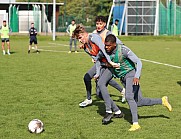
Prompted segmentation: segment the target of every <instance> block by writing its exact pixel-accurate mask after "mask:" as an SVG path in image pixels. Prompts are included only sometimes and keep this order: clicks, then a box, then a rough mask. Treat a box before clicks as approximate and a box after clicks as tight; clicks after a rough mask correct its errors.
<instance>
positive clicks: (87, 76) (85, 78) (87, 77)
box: [84, 73, 91, 82]
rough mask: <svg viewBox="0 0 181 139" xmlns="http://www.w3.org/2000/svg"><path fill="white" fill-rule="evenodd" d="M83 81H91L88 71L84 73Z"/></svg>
mask: <svg viewBox="0 0 181 139" xmlns="http://www.w3.org/2000/svg"><path fill="white" fill-rule="evenodd" d="M84 81H85V82H89V81H91V77H90V75H89V74H88V73H86V74H85V75H84Z"/></svg>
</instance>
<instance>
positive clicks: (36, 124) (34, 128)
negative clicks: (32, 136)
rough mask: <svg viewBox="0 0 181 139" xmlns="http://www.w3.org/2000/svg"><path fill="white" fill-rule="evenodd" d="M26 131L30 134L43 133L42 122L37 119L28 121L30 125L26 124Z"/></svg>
mask: <svg viewBox="0 0 181 139" xmlns="http://www.w3.org/2000/svg"><path fill="white" fill-rule="evenodd" d="M28 130H29V131H30V132H31V133H36V134H38V133H41V132H43V130H44V129H43V122H42V121H41V120H39V119H33V120H31V121H30V123H29V124H28Z"/></svg>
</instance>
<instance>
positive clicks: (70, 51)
mask: <svg viewBox="0 0 181 139" xmlns="http://www.w3.org/2000/svg"><path fill="white" fill-rule="evenodd" d="M72 41H73V39H72V37H70V42H69V45H70V50H69V52H68V53H72Z"/></svg>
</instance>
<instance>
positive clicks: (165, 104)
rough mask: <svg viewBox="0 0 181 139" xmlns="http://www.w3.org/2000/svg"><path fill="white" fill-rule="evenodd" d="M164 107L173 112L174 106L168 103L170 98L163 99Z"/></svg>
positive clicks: (164, 97)
mask: <svg viewBox="0 0 181 139" xmlns="http://www.w3.org/2000/svg"><path fill="white" fill-rule="evenodd" d="M162 105H163V106H165V107H166V108H167V109H168V110H169V111H172V106H171V105H170V103H169V102H168V97H167V96H163V97H162Z"/></svg>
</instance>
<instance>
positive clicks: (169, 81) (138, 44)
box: [0, 36, 181, 139]
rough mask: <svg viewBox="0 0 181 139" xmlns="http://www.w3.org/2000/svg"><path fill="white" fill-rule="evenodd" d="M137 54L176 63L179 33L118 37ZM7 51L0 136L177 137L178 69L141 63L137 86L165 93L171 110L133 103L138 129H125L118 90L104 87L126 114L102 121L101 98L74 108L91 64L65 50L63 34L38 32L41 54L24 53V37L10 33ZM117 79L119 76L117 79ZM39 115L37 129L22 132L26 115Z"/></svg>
mask: <svg viewBox="0 0 181 139" xmlns="http://www.w3.org/2000/svg"><path fill="white" fill-rule="evenodd" d="M121 39H122V41H123V42H124V43H125V45H127V46H128V47H129V48H130V49H131V50H133V52H135V53H136V54H137V56H138V57H140V58H142V59H147V60H152V61H157V62H161V63H166V64H171V65H175V66H180V67H181V57H180V53H181V38H179V37H122V38H121ZM10 41H11V52H12V55H11V56H8V55H5V56H3V55H2V54H0V70H1V71H0V78H1V80H0V90H1V96H0V112H1V114H0V138H2V139H60V138H61V139H110V138H122V139H130V138H138V139H149V138H151V139H157V138H158V139H159V138H162V139H167V138H172V139H174V138H180V128H181V125H180V120H181V118H180V113H181V109H180V107H181V101H180V100H181V68H174V67H169V66H165V65H159V64H154V63H150V62H145V61H142V62H143V69H142V76H141V88H142V92H143V96H145V97H152V98H160V97H162V96H164V95H167V96H169V100H170V103H171V104H172V107H173V111H172V112H168V111H167V109H166V108H164V107H163V106H161V105H158V106H150V107H141V108H138V113H139V123H140V125H141V130H139V131H137V132H128V129H129V128H130V122H131V116H130V111H129V107H128V105H127V103H126V104H122V103H121V101H120V94H119V92H118V91H117V90H115V89H113V88H111V87H109V92H110V94H111V97H112V99H113V100H114V101H115V102H116V103H117V105H118V106H119V107H120V108H121V110H122V111H123V112H124V113H125V114H126V115H125V118H124V119H113V122H111V123H110V124H109V125H106V126H105V125H102V124H101V120H102V118H103V115H104V114H105V108H104V103H103V101H101V100H99V99H97V98H96V95H95V89H94V88H95V83H94V81H92V84H93V94H92V98H93V104H92V106H90V107H87V108H79V106H78V104H79V103H80V102H81V101H82V100H84V99H85V96H86V94H85V87H84V84H83V76H84V74H85V73H86V71H87V70H89V68H91V66H92V65H93V64H92V63H91V59H90V57H89V56H88V55H87V54H85V53H84V52H83V51H82V50H80V52H81V53H78V54H75V53H72V54H68V53H67V52H68V50H69V47H68V43H69V39H68V37H58V38H57V40H56V41H55V42H53V41H52V40H51V37H48V36H47V37H41V36H39V37H38V43H39V44H38V45H39V48H40V49H41V53H40V54H36V53H33V50H32V51H31V54H28V53H27V50H28V37H24V36H12V38H11V39H10ZM116 80H117V81H118V82H119V80H118V79H116ZM34 118H38V119H40V120H42V121H43V123H44V125H45V132H43V133H42V134H31V133H29V132H28V131H27V126H28V123H29V121H30V120H32V119H34Z"/></svg>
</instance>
